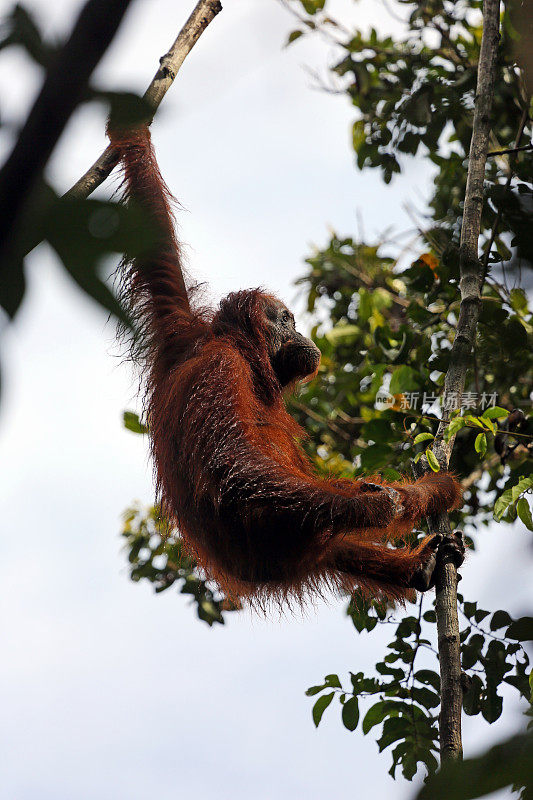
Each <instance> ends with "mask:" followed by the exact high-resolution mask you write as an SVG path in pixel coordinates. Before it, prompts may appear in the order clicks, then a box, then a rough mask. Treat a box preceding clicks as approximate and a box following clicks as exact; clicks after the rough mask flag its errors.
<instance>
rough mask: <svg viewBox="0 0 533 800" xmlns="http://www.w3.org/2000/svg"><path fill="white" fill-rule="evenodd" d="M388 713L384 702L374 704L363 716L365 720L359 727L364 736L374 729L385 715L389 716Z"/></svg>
mask: <svg viewBox="0 0 533 800" xmlns="http://www.w3.org/2000/svg"><path fill="white" fill-rule="evenodd" d="M389 712H390V709H389V705H388V704H387V702H386V701H384V700H381V702H379V703H376V704H375V705H373V706H370V708H369V709H368V711H367V712H366V714H365V718H364V720H363V724H362V726H361V727H362V730H363V733H364V734H365V736H366V734H367V733H368V731H369V730H371V729H372V728H373V727H374V725H379V724H380V722H383V720H384V719H385V717H386V716H387V714H389Z"/></svg>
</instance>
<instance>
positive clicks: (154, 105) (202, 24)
mask: <svg viewBox="0 0 533 800" xmlns="http://www.w3.org/2000/svg"><path fill="white" fill-rule="evenodd" d="M220 11H222V5H221V3H220V0H199V2H198V3H197V4H196V6H195V8H194V10H193V12H192V14H191V15H190V17H189V19H188V20H187V22H186V23H185V25H184V26H183V28H182V29H181V31H180V32H179V34H178V37H177V39H176V41H175V42H174V44H173V45H172V47H171V48H170V50H169V51H168V53H166V54H165V55H164V56H162V57H161V58H160V59H159V64H160V66H159V69H158V70H157V72H156V74H155V75H154V77H153V78H152V82H151V83H150V85H149V87H148V89H147V90H146V92H145V93H144V99H145V100H146V101H147V102H148V104H149V106H150V108H151V109H152V117H151V119H150V120H149V122H151V121H152V119H153V117H154V115H155V112H156V111H157V109H158V107H159V105H160V103H161V101H162V99H163V97H164V96H165V94H166V93H167V92H168V90H169V89H170V87H171V86H172V83H173V82H174V78H175V77H176V75H177V74H178V72H179V70H180V68H181V65H182V64H183V62H184V61H185V58H186V56H187V55H188V54H189V53H190V51H191V50H192V48H193V47H194V45H195V44H196V42H197V41H198V39H199V38H200V36H201V35H202V33H203V32H204V30H205V29H206V28H207V26H208V25H209V23H210V22H212V20H213V19H214V18H215V17H216V15H217V14H218V13H219V12H220ZM117 163H118V156H117V153H116V152H115V150H114V149H113V148H112V147H111V145H109V146H108V147H107V148H106V149H105V150H104V152H103V153H102V154H101V156H100V157H99V158H98V159H97V160H96V161H95V162H94V164H93V165H92V167H90V168H89V169H88V170H87V172H86V173H85V175H82V177H81V178H80V179H79V180H78V181H76V183H75V184H74V186H72V188H71V189H69V191H68V192H66V194H65V197H68V198H71V199H83V198H84V197H88V196H89V195H90V194H91V192H94V190H95V189H96V188H97V187H98V186H100V184H101V183H103V182H104V181H105V179H106V178H107V177H108V176H109V175H110V174H111V172H112V170H113V169H114V168H115V167H116V165H117Z"/></svg>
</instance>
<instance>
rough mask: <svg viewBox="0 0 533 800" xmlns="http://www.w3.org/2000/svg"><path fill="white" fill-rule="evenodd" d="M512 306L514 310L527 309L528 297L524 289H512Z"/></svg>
mask: <svg viewBox="0 0 533 800" xmlns="http://www.w3.org/2000/svg"><path fill="white" fill-rule="evenodd" d="M510 299H511V307H512V308H513V310H514V311H525V310H526V309H527V297H526V293H525V292H524V290H523V289H519V288H518V289H511V292H510Z"/></svg>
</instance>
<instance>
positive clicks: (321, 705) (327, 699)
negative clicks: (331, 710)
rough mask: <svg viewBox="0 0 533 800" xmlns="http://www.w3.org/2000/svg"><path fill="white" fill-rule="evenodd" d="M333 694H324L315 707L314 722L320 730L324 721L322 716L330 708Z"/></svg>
mask: <svg viewBox="0 0 533 800" xmlns="http://www.w3.org/2000/svg"><path fill="white" fill-rule="evenodd" d="M333 694H334V693H333V692H330V693H329V694H323V695H322V697H319V698H318V700H317V701H316V703H315V704H314V706H313V722H314V723H315V727H316V728H318V726H319V725H320V720H321V719H322V715H323V714H324V711H325V710H326V708H327V707H328V706H329V704H330V703H331V701H332V700H333Z"/></svg>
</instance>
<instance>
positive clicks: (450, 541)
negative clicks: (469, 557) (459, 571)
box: [438, 531, 465, 568]
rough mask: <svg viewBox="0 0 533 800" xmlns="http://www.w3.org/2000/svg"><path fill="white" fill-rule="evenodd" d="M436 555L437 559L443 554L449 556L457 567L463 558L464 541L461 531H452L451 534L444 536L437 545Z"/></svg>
mask: <svg viewBox="0 0 533 800" xmlns="http://www.w3.org/2000/svg"><path fill="white" fill-rule="evenodd" d="M438 556H439V559H441V558H443V557H444V556H450V557H451V560H452V561H453V563H454V564H455V566H456V567H457V568H459V567H460V566H461V564H462V563H463V561H464V560H465V543H464V540H463V532H462V531H453V532H452V533H451V535H449V536H445V537H444V540H443V541H442V543H441V544H440V546H439V550H438Z"/></svg>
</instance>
